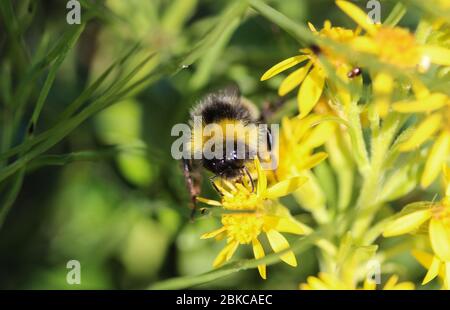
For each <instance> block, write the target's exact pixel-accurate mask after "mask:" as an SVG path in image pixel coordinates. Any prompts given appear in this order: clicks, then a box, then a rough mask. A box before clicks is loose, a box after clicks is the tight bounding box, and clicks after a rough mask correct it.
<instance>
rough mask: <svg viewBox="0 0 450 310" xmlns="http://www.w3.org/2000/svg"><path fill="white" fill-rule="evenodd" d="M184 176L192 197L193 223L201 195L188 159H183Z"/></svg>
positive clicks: (191, 217) (191, 216)
mask: <svg viewBox="0 0 450 310" xmlns="http://www.w3.org/2000/svg"><path fill="white" fill-rule="evenodd" d="M183 174H184V179H185V181H186V186H187V188H188V191H189V195H190V196H191V203H192V212H191V215H190V219H191V221H192V220H193V219H194V215H195V212H196V210H197V196H198V195H199V193H200V186H199V184H196V182H195V179H194V177H193V175H192V164H191V162H190V161H189V160H188V159H183Z"/></svg>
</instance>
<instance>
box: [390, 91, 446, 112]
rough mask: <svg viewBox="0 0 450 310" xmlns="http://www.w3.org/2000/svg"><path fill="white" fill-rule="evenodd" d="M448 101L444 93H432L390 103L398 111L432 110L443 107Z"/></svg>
mask: <svg viewBox="0 0 450 310" xmlns="http://www.w3.org/2000/svg"><path fill="white" fill-rule="evenodd" d="M447 101H448V97H447V95H445V94H441V93H433V94H431V95H429V96H427V97H425V98H423V99H420V100H403V101H399V102H395V103H393V104H392V108H393V110H394V111H397V112H400V113H417V112H432V111H435V110H438V109H441V108H443V107H444V106H445V105H446V104H447Z"/></svg>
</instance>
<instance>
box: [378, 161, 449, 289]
mask: <svg viewBox="0 0 450 310" xmlns="http://www.w3.org/2000/svg"><path fill="white" fill-rule="evenodd" d="M444 175H445V197H444V198H443V199H442V200H441V201H439V202H422V203H413V204H411V205H408V206H406V207H405V208H404V210H403V211H402V212H401V213H400V216H399V217H397V218H396V219H394V220H393V221H392V222H391V223H390V224H388V226H387V227H386V228H385V230H384V233H383V236H385V237H393V236H398V235H402V234H406V233H410V232H415V231H417V230H418V229H419V228H420V227H421V226H422V225H427V226H428V235H429V239H430V243H431V248H432V249H433V252H434V255H435V257H436V259H435V260H434V261H433V264H431V267H430V271H429V272H430V275H427V277H426V278H425V279H426V280H427V281H426V282H428V281H430V280H431V279H432V278H434V277H436V275H437V272H438V271H436V270H439V268H438V267H439V266H440V265H441V262H443V263H445V264H446V265H447V264H450V169H449V167H446V168H445V169H444ZM431 270H432V271H431ZM449 272H450V270H449ZM431 275H434V276H433V277H431ZM449 276H450V274H449ZM430 278H431V279H430ZM424 281H425V280H424Z"/></svg>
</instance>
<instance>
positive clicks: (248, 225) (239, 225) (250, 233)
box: [222, 213, 264, 244]
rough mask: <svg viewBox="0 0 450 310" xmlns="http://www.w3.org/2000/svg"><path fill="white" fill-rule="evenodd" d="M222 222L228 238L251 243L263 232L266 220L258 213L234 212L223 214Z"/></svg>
mask: <svg viewBox="0 0 450 310" xmlns="http://www.w3.org/2000/svg"><path fill="white" fill-rule="evenodd" d="M222 224H223V226H225V228H226V232H227V237H228V239H231V240H235V241H238V242H239V243H240V244H249V243H250V242H252V240H253V239H255V238H256V237H258V235H259V234H260V233H261V230H262V227H263V224H264V220H263V217H262V216H261V215H259V214H257V213H254V214H250V213H249V214H233V215H224V216H222Z"/></svg>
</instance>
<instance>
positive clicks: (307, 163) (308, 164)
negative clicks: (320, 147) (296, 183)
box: [298, 152, 328, 170]
mask: <svg viewBox="0 0 450 310" xmlns="http://www.w3.org/2000/svg"><path fill="white" fill-rule="evenodd" d="M327 157H328V154H327V153H325V152H318V153H315V154H313V155H311V156H309V157H307V158H305V159H304V160H303V161H302V162H301V163H300V165H299V166H298V169H300V170H309V169H311V168H312V167H315V166H317V165H318V164H319V163H320V162H321V161H323V160H325V159H326V158H327Z"/></svg>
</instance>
